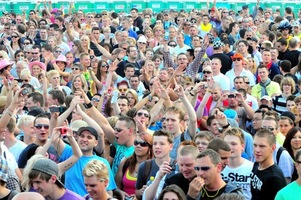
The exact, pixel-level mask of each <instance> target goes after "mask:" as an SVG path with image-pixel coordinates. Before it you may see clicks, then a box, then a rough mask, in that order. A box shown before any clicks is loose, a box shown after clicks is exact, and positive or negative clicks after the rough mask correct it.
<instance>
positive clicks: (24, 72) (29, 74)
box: [20, 69, 31, 78]
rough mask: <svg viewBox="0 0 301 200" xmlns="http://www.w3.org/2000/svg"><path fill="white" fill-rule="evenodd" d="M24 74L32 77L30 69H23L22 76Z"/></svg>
mask: <svg viewBox="0 0 301 200" xmlns="http://www.w3.org/2000/svg"><path fill="white" fill-rule="evenodd" d="M24 76H28V77H29V78H31V73H30V71H29V70H28V69H23V70H22V71H21V73H20V78H22V77H24Z"/></svg>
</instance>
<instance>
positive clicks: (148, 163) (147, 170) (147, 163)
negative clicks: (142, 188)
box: [142, 160, 153, 185]
mask: <svg viewBox="0 0 301 200" xmlns="http://www.w3.org/2000/svg"><path fill="white" fill-rule="evenodd" d="M152 161H153V160H146V161H145V169H144V174H143V177H142V183H144V184H145V185H146V183H147V177H148V176H149V174H150V172H151V168H152Z"/></svg>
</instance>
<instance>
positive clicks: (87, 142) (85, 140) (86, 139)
mask: <svg viewBox="0 0 301 200" xmlns="http://www.w3.org/2000/svg"><path fill="white" fill-rule="evenodd" d="M77 143H78V145H79V148H80V149H81V151H82V152H83V153H90V152H92V151H93V148H94V147H95V146H96V145H97V143H98V141H97V140H96V138H95V136H94V135H92V134H91V133H90V132H89V131H83V132H81V134H80V135H79V136H78V139H77Z"/></svg>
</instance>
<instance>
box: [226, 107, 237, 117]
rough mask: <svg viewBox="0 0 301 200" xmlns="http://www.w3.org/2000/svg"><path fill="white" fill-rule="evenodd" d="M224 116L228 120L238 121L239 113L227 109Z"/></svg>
mask: <svg viewBox="0 0 301 200" xmlns="http://www.w3.org/2000/svg"><path fill="white" fill-rule="evenodd" d="M224 114H225V115H226V117H227V118H230V119H236V118H237V112H236V111H235V110H233V109H226V110H225V111H224Z"/></svg>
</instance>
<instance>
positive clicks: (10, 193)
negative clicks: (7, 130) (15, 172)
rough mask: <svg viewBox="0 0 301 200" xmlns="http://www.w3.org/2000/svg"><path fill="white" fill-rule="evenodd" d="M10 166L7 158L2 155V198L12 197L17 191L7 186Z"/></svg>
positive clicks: (0, 183) (0, 170)
mask: <svg viewBox="0 0 301 200" xmlns="http://www.w3.org/2000/svg"><path fill="white" fill-rule="evenodd" d="M9 170H10V169H9V167H8V163H7V161H6V159H5V158H4V157H3V156H0V198H1V199H11V198H12V197H14V196H15V195H16V194H18V192H17V191H14V190H10V189H8V188H6V182H7V181H8V173H9Z"/></svg>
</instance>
